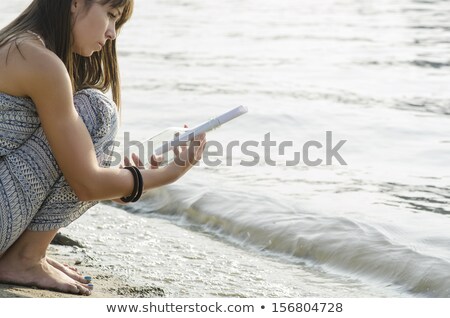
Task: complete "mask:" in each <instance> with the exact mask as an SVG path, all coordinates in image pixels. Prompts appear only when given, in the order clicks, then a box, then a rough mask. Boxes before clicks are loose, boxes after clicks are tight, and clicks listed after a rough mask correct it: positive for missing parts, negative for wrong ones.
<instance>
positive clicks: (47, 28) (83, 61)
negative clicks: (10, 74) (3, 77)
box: [0, 0, 134, 107]
mask: <svg viewBox="0 0 450 318" xmlns="http://www.w3.org/2000/svg"><path fill="white" fill-rule="evenodd" d="M94 2H97V3H99V4H101V5H110V6H111V7H113V8H122V7H123V12H122V16H121V17H120V19H119V20H118V21H117V23H116V29H117V33H118V32H119V31H120V29H121V27H122V26H123V25H124V24H125V22H126V21H128V19H129V18H130V17H131V14H132V12H133V6H134V0H85V4H86V10H89V9H90V7H91V6H92V4H93V3H94ZM71 4H72V0H33V2H32V3H31V4H30V5H29V6H28V8H26V9H25V10H24V11H23V12H22V13H21V14H20V15H19V16H18V17H17V18H16V19H15V20H14V21H12V22H11V23H10V24H9V25H7V26H6V27H5V28H3V29H2V30H0V47H2V46H3V45H5V44H6V43H8V42H9V41H11V40H13V39H14V38H15V37H16V36H17V35H19V34H21V33H23V32H26V31H28V30H29V31H32V32H35V33H37V34H39V35H40V36H41V37H42V39H43V40H44V42H45V45H46V47H47V48H48V49H49V50H51V51H53V52H54V53H55V54H56V55H57V56H58V57H59V58H60V59H61V60H62V61H63V63H64V64H65V66H66V69H67V72H68V73H69V76H70V79H71V81H72V88H73V91H74V92H77V91H79V90H81V89H83V88H97V89H99V90H101V91H102V92H107V91H108V90H109V89H111V93H112V97H113V100H114V102H115V103H116V104H117V106H118V107H120V96H121V94H120V76H119V66H118V63H117V53H116V40H112V41H107V42H106V45H105V46H104V47H103V49H102V50H101V51H99V52H94V53H93V54H92V55H91V56H90V57H83V56H80V55H78V54H76V53H73V52H72V45H73V38H72V25H73V21H72V15H71V10H70V8H71ZM14 43H15V45H16V47H17V49H18V50H19V52H20V48H19V44H20V43H18V42H17V40H15V42H14Z"/></svg>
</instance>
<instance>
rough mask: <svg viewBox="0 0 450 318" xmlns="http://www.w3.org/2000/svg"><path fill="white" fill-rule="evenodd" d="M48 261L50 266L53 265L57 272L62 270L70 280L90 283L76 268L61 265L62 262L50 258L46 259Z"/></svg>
mask: <svg viewBox="0 0 450 318" xmlns="http://www.w3.org/2000/svg"><path fill="white" fill-rule="evenodd" d="M46 260H47V262H48V263H49V264H50V265H52V266H53V267H54V268H56V269H57V270H60V271H61V272H63V273H64V274H66V275H67V276H69V277H70V278H72V279H74V280H76V281H78V282H80V283H83V284H88V283H89V282H90V280H87V279H84V277H83V276H82V275H81V274H80V272H78V270H77V269H76V268H75V267H72V266H69V265H67V264H61V263H60V262H58V261H56V260H54V259H52V258H50V257H46Z"/></svg>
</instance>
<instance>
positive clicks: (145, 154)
mask: <svg viewBox="0 0 450 318" xmlns="http://www.w3.org/2000/svg"><path fill="white" fill-rule="evenodd" d="M192 137H193V136H192ZM346 142H347V140H339V142H337V143H333V132H332V131H326V132H325V142H324V143H322V142H321V141H319V140H309V141H307V142H305V143H304V144H303V145H302V146H301V147H299V148H297V147H296V145H295V144H294V141H291V140H284V141H281V142H280V141H276V140H272V139H271V134H270V133H266V134H265V135H264V138H262V140H261V141H256V140H246V141H244V142H242V141H239V140H232V141H230V142H228V143H227V144H225V145H224V144H222V143H220V142H218V141H215V140H210V141H208V142H207V143H206V145H205V150H204V152H203V156H202V160H201V161H202V162H203V164H204V165H205V166H207V167H217V166H220V165H222V164H223V163H224V161H225V165H226V166H232V165H233V154H234V153H233V150H236V149H238V150H240V152H241V154H242V155H243V156H245V158H241V160H240V161H239V165H241V166H244V167H254V166H257V165H260V164H262V163H264V164H265V165H268V166H277V165H280V164H283V165H285V166H288V167H290V166H298V165H300V164H304V165H306V166H309V167H316V166H320V165H322V164H325V165H327V166H331V165H333V162H337V163H338V164H339V165H341V166H346V165H347V162H346V161H345V160H344V158H343V157H342V156H341V154H340V153H339V151H341V150H342V149H341V148H342V147H343V146H344V144H345V143H346ZM120 145H121V144H120V142H119V141H117V140H115V141H111V142H108V143H107V144H105V146H104V147H103V150H104V153H106V154H108V155H109V156H110V157H111V165H112V166H115V165H119V164H120V163H121V162H122V155H121V154H120V153H118V152H116V151H114V149H116V148H117V147H120ZM157 148H164V149H166V150H169V151H165V152H164V153H162V154H161V155H160V158H159V160H158V161H160V162H163V163H168V162H170V161H171V160H172V158H173V151H172V150H171V148H172V147H171V144H170V142H169V141H167V142H163V143H162V146H161V145H160V144H158V145H156V144H154V142H153V141H152V140H148V141H146V142H140V141H136V140H131V139H130V133H129V132H125V133H124V147H123V149H124V154H123V156H124V157H127V158H131V154H132V153H137V154H138V157H139V158H140V159H141V161H143V162H144V160H142V158H150V157H151V156H152V154H154V153H155V150H156V149H157ZM292 148H294V149H301V151H294V152H293V158H290V159H289V160H285V161H284V162H283V163H280V162H279V161H278V162H277V161H275V160H274V159H273V158H272V155H273V152H272V151H273V150H275V151H276V152H275V155H276V156H285V155H286V153H287V150H289V149H292ZM132 149H134V151H131V150H132ZM257 150H262V154H260V152H261V151H260V152H258V151H257ZM318 150H322V151H320V152H321V155H322V156H318V155H317V154H316V156H315V157H313V155H311V152H312V151H315V152H317V151H318ZM224 155H225V160H222V159H220V158H222V157H223V156H224ZM240 157H242V156H240ZM333 159H334V160H333ZM146 161H148V160H146ZM175 162H177V160H175Z"/></svg>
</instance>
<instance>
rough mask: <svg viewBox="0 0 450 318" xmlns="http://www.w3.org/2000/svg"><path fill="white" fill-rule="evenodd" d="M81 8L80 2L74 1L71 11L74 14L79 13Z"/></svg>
mask: <svg viewBox="0 0 450 318" xmlns="http://www.w3.org/2000/svg"><path fill="white" fill-rule="evenodd" d="M79 8H80V1H79V0H72V5H71V6H70V11H71V12H72V13H77V12H78V9H79Z"/></svg>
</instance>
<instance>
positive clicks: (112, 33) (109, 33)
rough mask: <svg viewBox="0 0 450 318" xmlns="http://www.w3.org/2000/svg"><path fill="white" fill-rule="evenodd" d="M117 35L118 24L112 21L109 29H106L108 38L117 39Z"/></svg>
mask: <svg viewBox="0 0 450 318" xmlns="http://www.w3.org/2000/svg"><path fill="white" fill-rule="evenodd" d="M116 37H117V33H116V25H115V23H110V24H109V26H108V30H106V38H107V39H108V40H111V41H112V40H115V39H116Z"/></svg>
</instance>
